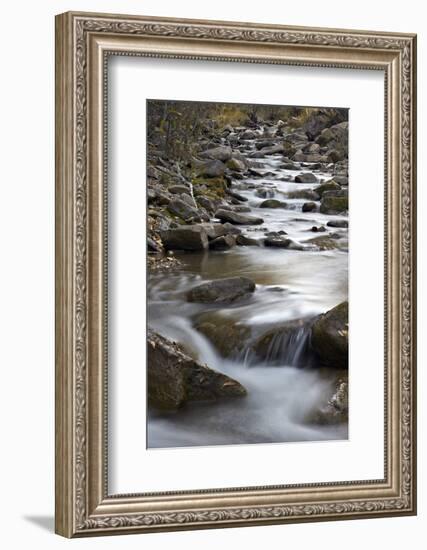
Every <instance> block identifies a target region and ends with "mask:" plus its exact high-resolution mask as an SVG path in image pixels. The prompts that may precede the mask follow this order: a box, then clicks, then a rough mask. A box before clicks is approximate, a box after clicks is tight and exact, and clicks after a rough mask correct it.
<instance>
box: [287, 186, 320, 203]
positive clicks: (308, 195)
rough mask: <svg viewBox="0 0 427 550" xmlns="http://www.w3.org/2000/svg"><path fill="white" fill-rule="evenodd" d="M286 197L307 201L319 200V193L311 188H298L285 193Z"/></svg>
mask: <svg viewBox="0 0 427 550" xmlns="http://www.w3.org/2000/svg"><path fill="white" fill-rule="evenodd" d="M286 198H288V199H305V200H308V201H318V200H320V196H319V194H318V193H317V192H316V191H315V190H314V191H313V189H298V190H297V191H290V192H289V193H287V194H286Z"/></svg>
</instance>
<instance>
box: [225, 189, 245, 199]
mask: <svg viewBox="0 0 427 550" xmlns="http://www.w3.org/2000/svg"><path fill="white" fill-rule="evenodd" d="M226 194H227V195H229V196H230V197H233V199H236V200H238V201H239V202H247V200H248V199H247V197H244V196H243V195H241V194H240V193H237V192H236V191H233V190H232V189H227V190H226Z"/></svg>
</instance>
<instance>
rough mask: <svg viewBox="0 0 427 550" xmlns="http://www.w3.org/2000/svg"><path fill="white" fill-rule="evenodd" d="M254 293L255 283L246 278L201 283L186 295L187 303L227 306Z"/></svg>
mask: <svg viewBox="0 0 427 550" xmlns="http://www.w3.org/2000/svg"><path fill="white" fill-rule="evenodd" d="M254 291H255V283H254V282H253V281H252V280H251V279H249V278H248V277H230V278H227V279H217V280H215V281H211V282H209V283H203V284H201V285H199V286H196V287H195V288H193V289H191V290H190V291H189V292H188V294H187V299H188V301H189V302H201V303H208V304H212V303H213V304H228V303H231V302H235V301H237V300H241V299H243V298H248V297H249V296H250V295H251V294H252V293H253V292H254Z"/></svg>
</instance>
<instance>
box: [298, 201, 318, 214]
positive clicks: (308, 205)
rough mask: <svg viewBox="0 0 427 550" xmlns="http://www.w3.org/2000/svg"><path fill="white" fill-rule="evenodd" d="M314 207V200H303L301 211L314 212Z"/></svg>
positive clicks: (315, 207) (315, 206)
mask: <svg viewBox="0 0 427 550" xmlns="http://www.w3.org/2000/svg"><path fill="white" fill-rule="evenodd" d="M316 209H317V205H316V203H315V202H305V203H304V204H303V205H302V211H303V212H314V211H315V210H316Z"/></svg>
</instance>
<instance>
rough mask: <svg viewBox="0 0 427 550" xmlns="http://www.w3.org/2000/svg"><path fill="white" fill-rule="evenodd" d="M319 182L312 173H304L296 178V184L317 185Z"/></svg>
mask: <svg viewBox="0 0 427 550" xmlns="http://www.w3.org/2000/svg"><path fill="white" fill-rule="evenodd" d="M318 181H319V180H318V179H317V177H316V176H315V175H314V174H313V173H312V172H304V173H302V174H299V175H298V176H295V182H296V183H317V182H318Z"/></svg>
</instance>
